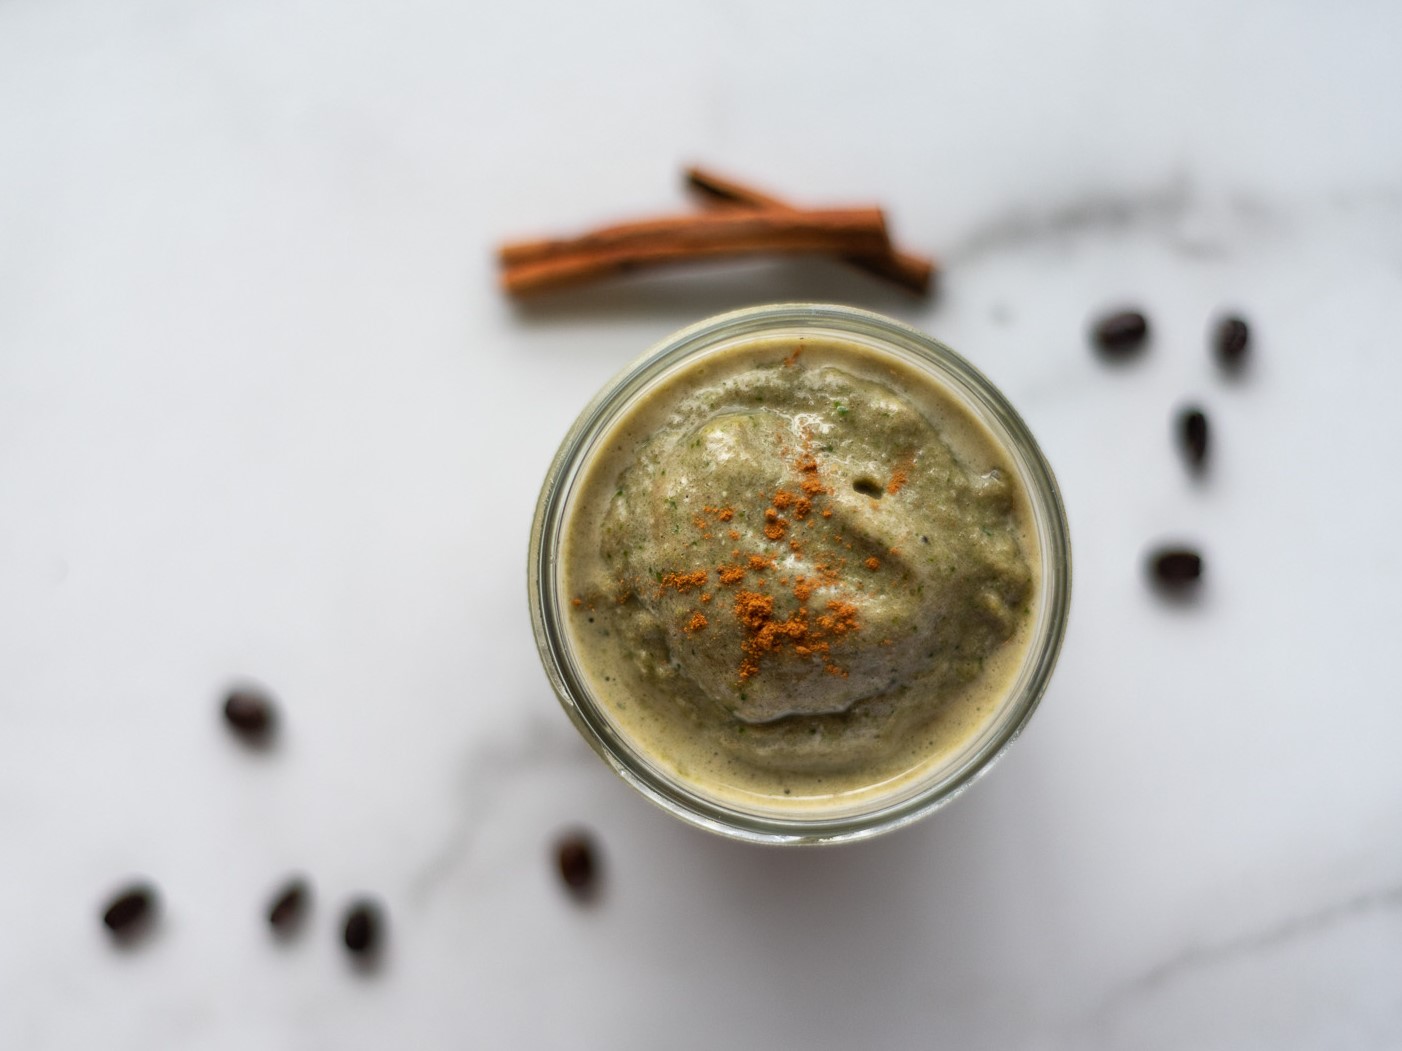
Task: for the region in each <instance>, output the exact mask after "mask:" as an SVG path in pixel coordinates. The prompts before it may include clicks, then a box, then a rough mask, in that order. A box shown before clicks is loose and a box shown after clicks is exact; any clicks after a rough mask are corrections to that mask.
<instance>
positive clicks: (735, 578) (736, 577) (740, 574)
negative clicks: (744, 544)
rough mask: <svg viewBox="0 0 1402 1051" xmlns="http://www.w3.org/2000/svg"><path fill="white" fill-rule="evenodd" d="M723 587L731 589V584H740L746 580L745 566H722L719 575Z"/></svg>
mask: <svg viewBox="0 0 1402 1051" xmlns="http://www.w3.org/2000/svg"><path fill="white" fill-rule="evenodd" d="M718 576H719V577H720V582H721V586H722V587H729V586H730V585H731V584H738V583H740V581H742V580H744V579H745V569H744V567H743V566H721V567H720V572H719V574H718Z"/></svg>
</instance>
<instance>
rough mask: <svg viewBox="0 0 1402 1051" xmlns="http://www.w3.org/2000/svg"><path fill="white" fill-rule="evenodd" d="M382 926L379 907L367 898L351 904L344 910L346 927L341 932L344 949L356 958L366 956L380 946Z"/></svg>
mask: <svg viewBox="0 0 1402 1051" xmlns="http://www.w3.org/2000/svg"><path fill="white" fill-rule="evenodd" d="M381 926H382V922H381V916H380V907H379V906H378V905H377V904H375V903H374V902H373V901H370V900H369V899H368V898H361V899H359V900H357V901H354V902H352V903H351V906H350V908H349V909H347V910H346V925H345V928H344V930H343V931H342V937H343V938H344V939H345V943H346V948H347V949H349V950H350V951H351V952H353V953H354V954H355V955H356V956H367V955H369V954H370V953H373V952H374V951H375V950H376V949H378V948H379V945H380V928H381Z"/></svg>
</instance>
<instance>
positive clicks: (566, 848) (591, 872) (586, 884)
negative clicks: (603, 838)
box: [555, 832, 599, 899]
mask: <svg viewBox="0 0 1402 1051" xmlns="http://www.w3.org/2000/svg"><path fill="white" fill-rule="evenodd" d="M595 854H596V851H595V849H594V841H593V839H592V838H591V837H590V836H589V834H588V833H586V832H570V833H566V834H565V835H564V836H562V837H560V839H559V840H557V841H556V843H555V864H556V867H557V868H558V869H559V871H560V879H562V880H563V881H564V883H565V886H566V887H568V888H569V890H570V893H572V894H573V895H574V896H575V897H576V898H580V899H585V898H589V897H592V896H593V894H594V893H595V891H596V889H597V883H598V876H599V866H598V862H597V860H596V858H595Z"/></svg>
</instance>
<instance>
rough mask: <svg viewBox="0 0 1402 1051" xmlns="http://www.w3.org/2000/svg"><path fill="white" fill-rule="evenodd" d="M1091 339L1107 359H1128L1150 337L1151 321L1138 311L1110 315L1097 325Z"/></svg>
mask: <svg viewBox="0 0 1402 1051" xmlns="http://www.w3.org/2000/svg"><path fill="white" fill-rule="evenodd" d="M1091 337H1092V338H1093V339H1094V340H1095V344H1096V346H1098V347H1099V348H1100V350H1101V352H1102V353H1103V354H1105V355H1106V356H1107V357H1114V358H1123V357H1128V356H1129V355H1130V354H1132V353H1134V352H1135V351H1136V350H1138V349H1139V348H1140V347H1142V346H1143V345H1144V341H1145V340H1146V339H1147V338H1148V337H1149V320H1148V319H1147V318H1146V317H1145V316H1144V315H1143V314H1141V313H1139V311H1137V310H1122V311H1120V312H1119V313H1117V314H1108V315H1106V316H1105V317H1103V318H1101V319H1100V320H1099V321H1097V322H1096V323H1095V327H1094V328H1093V329H1092V330H1091Z"/></svg>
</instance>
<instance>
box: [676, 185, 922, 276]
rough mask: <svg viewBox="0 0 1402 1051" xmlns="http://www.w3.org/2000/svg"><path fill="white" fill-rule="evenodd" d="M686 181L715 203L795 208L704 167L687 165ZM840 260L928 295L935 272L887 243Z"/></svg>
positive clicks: (848, 254)
mask: <svg viewBox="0 0 1402 1051" xmlns="http://www.w3.org/2000/svg"><path fill="white" fill-rule="evenodd" d="M686 181H687V185H689V186H690V187H691V188H692V189H693V190H696V191H697V192H698V193H701V194H703V195H705V196H706V197H708V198H710V199H711V200H712V201H715V202H720V203H725V204H732V205H740V206H744V207H748V208H765V209H774V210H794V209H795V206H794V205H792V204H790V203H789V202H788V201H786V200H784V199H783V198H782V197H775V196H774V195H773V194H769V193H765V192H764V191H763V190H758V189H756V188H755V187H753V186H749V185H747V184H745V183H741V182H737V181H736V180H734V179H729V178H726V177H725V176H723V175H719V174H717V173H716V172H712V171H708V170H706V169H704V168H697V167H692V168H688V169H687V170H686ZM842 259H843V262H845V263H848V264H850V265H852V266H854V267H857V268H858V269H860V270H865V271H866V272H867V273H870V274H875V275H876V276H877V277H883V278H885V279H887V280H888V281H892V282H894V283H895V284H898V285H900V286H902V287H903V288H907V289H909V290H910V291H912V292H915V293H916V294H918V295H922V296H923V295H928V294H929V291H930V282H931V279H932V278H933V277H934V274H935V271H936V267H935V262H934V260H933V259H930V258H929V257H928V256H922V255H917V254H915V253H913V252H907V251H903V250H902V249H899V248H897V247H896V246H895V245H892V244H889V243H888V245H887V247H886V249H885V250H884V251H881V252H873V253H845V254H844V255H843V257H842Z"/></svg>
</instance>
